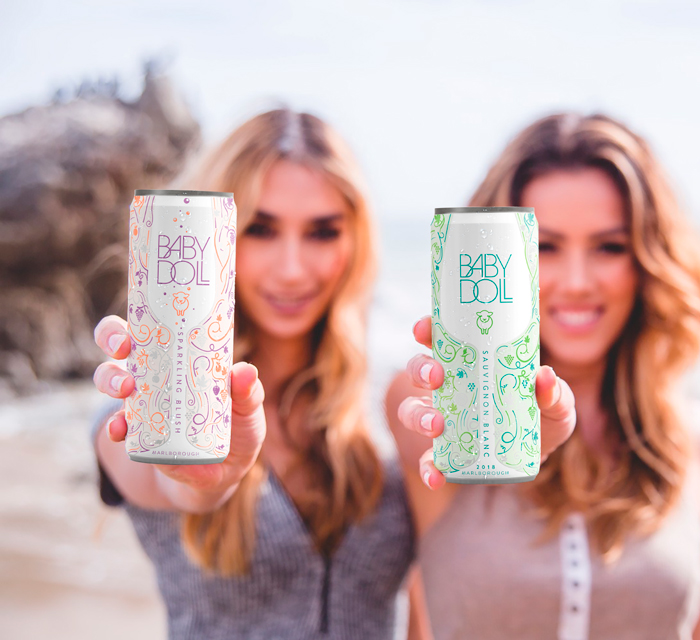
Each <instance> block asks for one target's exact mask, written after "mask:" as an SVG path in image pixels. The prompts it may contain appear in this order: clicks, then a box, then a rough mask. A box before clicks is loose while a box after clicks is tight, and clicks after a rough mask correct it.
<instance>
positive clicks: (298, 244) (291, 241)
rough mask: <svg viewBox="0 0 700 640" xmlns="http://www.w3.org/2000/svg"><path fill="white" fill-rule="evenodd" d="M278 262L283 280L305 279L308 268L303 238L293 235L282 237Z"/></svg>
mask: <svg viewBox="0 0 700 640" xmlns="http://www.w3.org/2000/svg"><path fill="white" fill-rule="evenodd" d="M277 264H278V267H279V269H278V271H279V273H278V275H279V276H280V278H281V279H282V280H283V281H297V280H301V279H304V277H305V275H306V268H305V260H304V251H303V246H302V241H301V238H297V237H296V236H292V235H287V236H285V237H284V238H282V243H281V247H280V255H279V259H278V261H277Z"/></svg>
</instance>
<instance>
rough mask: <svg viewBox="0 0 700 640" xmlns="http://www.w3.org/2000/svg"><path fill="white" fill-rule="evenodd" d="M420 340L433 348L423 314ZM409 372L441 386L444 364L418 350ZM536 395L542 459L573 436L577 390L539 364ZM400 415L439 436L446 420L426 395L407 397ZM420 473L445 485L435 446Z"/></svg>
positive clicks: (417, 380) (420, 383) (431, 483)
mask: <svg viewBox="0 0 700 640" xmlns="http://www.w3.org/2000/svg"><path fill="white" fill-rule="evenodd" d="M413 335H414V337H415V339H416V341H417V342H419V343H420V344H422V345H423V346H425V347H428V348H429V349H430V348H432V346H433V344H432V322H431V319H430V316H424V317H423V318H421V319H420V320H419V321H418V322H417V323H416V324H415V326H414V327H413ZM406 372H407V374H408V377H409V378H410V380H411V382H412V383H413V384H414V385H415V386H417V387H423V388H424V389H430V390H433V389H437V388H438V387H440V386H442V384H443V382H444V379H445V372H444V369H443V368H442V365H441V364H440V363H439V362H438V361H437V360H435V359H434V358H431V357H430V356H428V355H424V354H418V355H416V356H414V357H413V358H411V360H409V362H408V364H407V365H406ZM535 396H536V398H537V405H538V406H539V408H540V418H541V434H540V436H541V453H540V455H541V461H542V462H544V460H546V459H547V457H548V456H549V454H551V453H552V452H553V451H554V450H555V449H557V447H559V446H561V445H562V444H563V443H564V442H566V440H567V439H568V438H569V436H571V433H572V432H573V430H574V426H575V425H576V408H575V406H574V394H573V392H572V391H571V388H570V387H569V385H568V384H566V382H564V380H562V379H561V378H559V377H558V376H557V375H556V374H555V373H554V370H553V369H552V368H551V367H549V366H543V367H540V368H539V370H538V371H537V376H536V378H535ZM398 417H399V420H400V421H401V422H402V423H403V425H404V426H405V427H406V428H407V429H410V430H412V431H416V432H417V433H420V434H421V435H424V436H428V437H430V438H436V437H437V436H439V435H440V434H441V433H442V432H443V429H444V428H445V420H444V418H443V416H442V414H441V413H440V411H438V410H437V409H434V408H433V406H432V402H431V401H430V399H429V398H426V397H415V396H412V397H408V398H406V399H405V400H403V401H402V402H401V404H400V405H399V408H398ZM419 465H420V476H421V478H422V479H423V482H424V483H425V484H426V485H427V486H428V487H430V488H431V489H438V488H440V487H442V486H443V485H444V484H445V482H446V480H445V477H444V476H443V475H442V473H440V471H438V470H437V469H436V468H435V465H434V463H433V452H432V449H428V450H427V451H426V452H425V453H424V454H423V455H422V456H421V458H420V462H419Z"/></svg>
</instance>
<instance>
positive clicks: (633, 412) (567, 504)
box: [470, 113, 700, 561]
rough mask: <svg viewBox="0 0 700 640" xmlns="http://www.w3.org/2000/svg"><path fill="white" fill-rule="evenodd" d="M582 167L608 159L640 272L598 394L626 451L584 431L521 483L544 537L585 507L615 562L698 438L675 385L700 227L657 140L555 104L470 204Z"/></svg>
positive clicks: (696, 290)
mask: <svg viewBox="0 0 700 640" xmlns="http://www.w3.org/2000/svg"><path fill="white" fill-rule="evenodd" d="M584 167H597V168H599V169H602V170H603V171H605V172H606V173H607V175H609V176H610V177H611V178H612V180H613V181H614V182H615V184H616V185H617V187H618V188H619V190H620V193H621V194H622V196H623V198H624V202H625V206H626V215H627V216H628V220H629V224H630V233H631V243H632V248H633V254H634V258H635V261H636V265H637V269H638V271H639V274H640V278H641V280H640V287H639V291H638V294H637V300H636V302H635V306H634V308H633V310H632V312H631V314H630V317H629V319H628V322H627V325H626V326H625V328H624V329H623V331H622V332H621V334H620V336H619V337H618V338H617V340H616V342H615V343H614V345H613V346H612V348H611V349H610V351H609V353H608V357H607V367H606V372H605V376H604V380H603V384H602V391H601V397H600V401H601V404H602V406H603V408H604V409H605V410H606V411H607V414H608V415H609V418H610V423H611V424H610V425H609V427H610V428H611V429H614V430H615V431H616V434H617V436H618V437H619V440H620V441H621V443H622V444H623V447H622V454H621V456H620V459H619V461H618V463H617V465H616V466H615V467H614V468H611V467H610V465H606V464H605V463H604V462H602V461H601V460H600V459H598V458H597V457H596V455H595V454H594V453H593V452H591V451H590V450H588V449H587V447H586V446H585V445H584V443H583V441H582V439H581V437H580V435H579V434H578V433H577V432H575V433H574V435H573V436H572V437H571V439H570V440H569V441H568V442H567V443H566V444H564V445H563V446H562V447H560V449H559V450H558V451H556V452H555V453H553V454H552V455H551V456H550V459H549V460H548V461H547V462H546V463H545V464H544V465H543V467H542V470H541V471H540V473H539V475H538V477H537V478H536V480H535V481H534V482H533V483H531V485H530V486H523V487H522V490H523V491H524V492H525V493H526V494H527V495H529V496H530V497H531V498H532V499H533V500H534V502H535V504H536V505H538V507H539V508H540V510H541V512H542V514H543V515H544V516H545V517H546V519H547V525H548V526H547V527H546V530H545V534H544V538H547V537H549V536H551V535H553V534H554V533H555V532H556V530H557V529H558V527H559V525H560V523H561V521H562V519H563V518H564V517H565V516H566V515H567V514H568V513H569V512H571V511H573V510H579V511H583V512H584V513H585V514H586V515H587V518H588V522H589V527H590V530H591V537H592V541H593V543H594V545H595V548H597V550H598V551H599V552H600V553H601V554H602V556H603V558H604V559H605V560H606V561H612V560H614V559H615V558H617V557H618V556H619V554H620V553H621V551H622V547H623V543H624V540H625V538H626V537H627V535H628V534H630V533H638V534H642V535H643V534H648V533H651V532H652V531H654V530H655V529H657V528H658V527H659V526H660V525H661V523H662V521H663V519H664V518H665V516H666V515H667V514H668V513H669V512H670V510H671V509H672V508H673V506H674V505H675V504H676V502H677V501H678V500H679V498H680V494H681V490H682V485H683V482H684V479H685V475H686V469H687V465H688V462H689V459H690V452H691V449H690V438H689V434H688V432H687V429H686V427H685V426H684V425H683V424H682V423H681V416H680V414H679V412H678V410H677V409H676V404H677V403H676V402H675V401H676V400H677V398H676V396H675V394H674V391H675V389H674V386H675V385H677V382H678V379H679V376H680V374H681V373H682V372H683V371H684V370H685V369H686V368H687V367H688V366H689V365H690V364H691V363H692V362H693V361H694V360H695V359H696V357H697V354H698V351H699V350H700V260H699V259H698V252H697V246H698V244H697V239H696V236H695V234H694V233H693V230H692V229H691V228H690V227H689V225H688V223H687V221H686V219H685V217H684V215H683V214H682V212H681V210H680V209H679V207H678V204H677V202H676V200H675V198H674V195H673V193H672V190H671V188H670V186H669V184H668V181H667V179H666V177H665V175H664V173H663V171H662V169H661V167H660V166H659V163H658V162H657V160H656V159H655V157H654V156H653V154H652V152H651V150H650V148H649V146H648V144H647V143H646V142H645V141H644V140H643V139H642V138H641V137H639V136H638V135H636V134H634V133H632V132H631V131H630V130H629V129H628V128H627V127H625V126H624V125H623V124H621V123H620V122H618V121H616V120H614V119H612V118H610V117H607V116H604V115H599V114H596V115H591V116H587V117H584V116H580V115H577V114H571V113H564V114H557V115H551V116H548V117H545V118H542V119H541V120H538V121H537V122H535V123H534V124H532V125H530V126H529V127H527V128H526V129H525V130H524V131H522V132H521V133H520V134H519V135H517V136H516V137H515V138H514V139H513V140H512V141H511V142H510V143H509V144H508V145H507V147H506V149H505V150H504V152H503V153H502V154H501V156H500V157H499V158H498V160H497V161H496V162H495V164H494V165H493V166H492V167H491V169H490V171H489V172H488V174H487V176H486V178H485V179H484V181H483V182H482V184H481V185H480V186H479V187H478V189H477V190H476V193H475V194H474V196H473V197H472V199H471V202H470V204H471V205H473V206H497V205H501V206H509V205H510V206H519V205H520V204H521V198H522V193H523V190H524V188H525V186H526V185H527V184H528V183H529V182H530V181H531V180H533V179H534V178H536V177H537V176H541V175H543V174H545V173H548V172H551V171H556V170H562V169H564V170H567V169H577V168H584ZM535 213H536V212H535ZM542 362H543V364H546V362H547V353H546V350H545V349H543V351H542Z"/></svg>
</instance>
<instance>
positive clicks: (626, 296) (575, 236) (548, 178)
mask: <svg viewBox="0 0 700 640" xmlns="http://www.w3.org/2000/svg"><path fill="white" fill-rule="evenodd" d="M522 201H523V206H528V207H534V208H535V215H536V217H537V221H538V222H539V227H540V320H541V324H540V331H541V334H540V335H541V341H542V346H543V347H544V348H545V349H546V350H547V353H548V355H549V356H550V360H551V362H550V364H551V365H552V366H553V367H554V368H555V370H556V368H557V365H565V366H566V367H569V366H574V367H581V366H586V365H591V364H597V363H600V362H601V361H603V360H604V359H605V357H606V356H607V353H608V351H609V349H610V347H611V346H612V344H613V343H614V341H615V340H616V339H617V337H618V336H619V335H620V332H621V331H622V329H623V327H624V326H625V323H626V322H627V320H628V318H629V315H630V311H631V310H632V307H633V305H634V301H635V296H636V290H637V285H638V275H637V270H636V267H635V263H634V258H633V255H632V249H631V243H630V234H629V228H628V223H627V220H626V217H625V211H624V201H623V199H622V196H621V194H620V192H619V190H618V189H617V186H616V185H615V183H614V182H613V180H612V179H611V178H610V177H609V176H608V175H607V174H606V173H605V172H604V171H602V170H601V169H597V168H584V169H577V170H567V171H565V170H555V171H552V172H550V173H546V174H544V175H542V176H539V177H537V178H535V179H534V180H532V181H531V182H530V183H529V184H528V185H527V186H526V187H525V189H524V191H523V196H522ZM562 368H563V367H562Z"/></svg>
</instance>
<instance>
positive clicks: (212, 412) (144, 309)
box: [126, 196, 236, 462]
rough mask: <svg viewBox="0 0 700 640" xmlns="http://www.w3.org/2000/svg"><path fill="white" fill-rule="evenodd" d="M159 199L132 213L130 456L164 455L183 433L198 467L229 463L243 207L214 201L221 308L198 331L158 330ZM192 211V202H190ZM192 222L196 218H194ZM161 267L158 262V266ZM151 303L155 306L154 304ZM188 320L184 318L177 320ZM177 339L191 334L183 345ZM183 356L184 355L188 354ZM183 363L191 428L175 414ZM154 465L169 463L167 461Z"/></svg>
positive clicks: (137, 205) (143, 200)
mask: <svg viewBox="0 0 700 640" xmlns="http://www.w3.org/2000/svg"><path fill="white" fill-rule="evenodd" d="M157 197H158V196H136V197H135V198H134V200H133V202H132V205H131V207H130V224H129V228H130V242H129V271H128V287H129V307H128V311H127V321H128V325H129V331H130V335H131V340H132V343H131V353H130V355H129V357H128V359H127V368H128V370H129V372H130V373H131V374H132V375H133V377H134V378H135V380H136V388H135V390H134V392H133V393H132V395H131V396H130V397H129V398H127V401H126V419H127V424H128V432H127V437H126V448H127V451H128V452H129V453H130V454H139V455H140V457H141V459H142V458H143V456H142V455H141V454H147V453H148V452H154V450H156V449H158V448H161V447H164V446H165V445H166V444H167V443H168V442H169V440H170V439H171V435H172V434H173V429H176V430H177V432H179V430H180V429H181V428H184V429H185V436H186V439H187V442H188V443H189V445H191V447H192V450H193V451H196V452H197V453H196V455H197V460H198V461H200V460H201V461H205V460H207V459H212V458H224V457H226V456H227V455H228V453H229V446H230V426H231V425H230V419H231V394H230V382H229V381H230V377H229V375H228V374H229V372H230V368H231V359H232V352H233V317H234V316H233V311H234V305H235V299H234V281H235V272H234V264H235V240H236V207H235V204H234V201H233V198H220V197H212V198H210V203H209V204H210V206H211V211H212V212H213V219H214V230H215V232H214V238H213V240H214V243H213V249H214V255H215V261H216V262H215V269H214V272H215V278H214V282H213V285H214V287H215V297H214V304H213V306H212V308H211V310H210V311H209V313H208V314H207V315H206V317H205V319H204V320H203V321H201V322H199V323H198V324H197V325H196V326H194V327H187V328H186V329H185V324H184V320H182V326H178V328H177V329H176V328H175V327H168V326H166V325H165V324H163V323H161V322H158V320H157V318H156V315H155V314H154V313H153V310H152V308H151V305H152V304H153V301H149V297H148V278H149V275H150V276H151V277H155V268H154V269H152V270H151V271H149V247H150V244H151V233H152V227H153V219H154V207H155V200H156V198H157ZM184 202H185V205H183V206H186V204H187V203H188V202H189V200H187V199H185V201H184ZM188 215H189V212H188ZM154 260H155V258H154ZM149 302H150V304H149ZM178 315H181V314H178ZM175 333H177V334H178V335H179V334H185V336H186V337H185V338H184V339H177V337H176V335H175ZM182 350H184V354H183V353H182ZM182 355H184V362H185V365H186V366H185V367H183V368H185V375H184V384H185V385H186V392H185V411H184V424H182V425H181V424H180V423H179V421H176V422H177V423H176V424H173V420H174V419H175V413H174V412H173V404H174V389H175V385H176V382H177V384H178V385H179V384H180V381H179V380H180V379H179V378H178V380H177V381H176V379H175V375H176V374H175V369H174V364H175V360H176V358H178V362H180V361H182ZM154 461H159V462H161V461H162V462H169V460H166V459H163V457H162V456H158V457H157V458H156V456H154Z"/></svg>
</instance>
